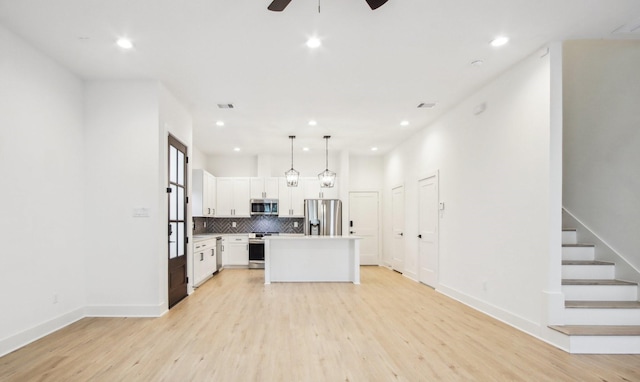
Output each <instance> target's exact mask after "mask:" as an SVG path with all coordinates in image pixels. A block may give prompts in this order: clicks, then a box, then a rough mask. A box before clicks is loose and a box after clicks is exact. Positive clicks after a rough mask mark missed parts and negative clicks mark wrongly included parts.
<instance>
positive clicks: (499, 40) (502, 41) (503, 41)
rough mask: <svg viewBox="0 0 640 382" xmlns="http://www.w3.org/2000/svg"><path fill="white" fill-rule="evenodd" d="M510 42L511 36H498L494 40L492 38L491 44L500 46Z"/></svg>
mask: <svg viewBox="0 0 640 382" xmlns="http://www.w3.org/2000/svg"><path fill="white" fill-rule="evenodd" d="M508 42H509V37H506V36H499V37H496V38H494V39H493V40H491V46H495V47H498V46H502V45H504V44H506V43H508Z"/></svg>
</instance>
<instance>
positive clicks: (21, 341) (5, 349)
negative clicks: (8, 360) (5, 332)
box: [0, 308, 84, 357]
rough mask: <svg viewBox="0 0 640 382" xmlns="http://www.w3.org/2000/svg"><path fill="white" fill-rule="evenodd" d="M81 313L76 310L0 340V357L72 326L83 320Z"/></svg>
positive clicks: (79, 310) (81, 311) (80, 310)
mask: <svg viewBox="0 0 640 382" xmlns="http://www.w3.org/2000/svg"><path fill="white" fill-rule="evenodd" d="M83 313H84V309H83V308H78V309H75V310H72V311H70V312H68V313H65V314H63V315H61V316H58V317H55V318H53V319H51V320H49V321H46V322H43V323H41V324H39V325H36V326H34V327H33V328H30V329H27V330H24V331H22V332H20V333H18V334H14V335H12V336H10V337H7V338H4V339H2V340H0V357H2V356H3V355H5V354H8V353H11V352H12V351H14V350H17V349H20V348H21V347H23V346H25V345H28V344H30V343H31V342H33V341H36V340H39V339H40V338H42V337H44V336H46V335H49V334H51V333H53V332H55V331H57V330H60V329H62V328H64V327H65V326H68V325H71V324H73V323H74V322H76V321H78V320H80V319H82V318H84V314H83Z"/></svg>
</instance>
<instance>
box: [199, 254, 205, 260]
mask: <svg viewBox="0 0 640 382" xmlns="http://www.w3.org/2000/svg"><path fill="white" fill-rule="evenodd" d="M200 261H204V252H202V253H200Z"/></svg>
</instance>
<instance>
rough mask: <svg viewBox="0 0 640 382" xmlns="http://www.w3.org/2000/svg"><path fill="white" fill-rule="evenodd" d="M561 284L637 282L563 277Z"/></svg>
mask: <svg viewBox="0 0 640 382" xmlns="http://www.w3.org/2000/svg"><path fill="white" fill-rule="evenodd" d="M562 285H638V283H634V282H631V281H623V280H609V279H595V280H591V279H563V280H562Z"/></svg>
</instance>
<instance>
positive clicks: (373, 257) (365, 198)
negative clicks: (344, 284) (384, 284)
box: [349, 192, 380, 265]
mask: <svg viewBox="0 0 640 382" xmlns="http://www.w3.org/2000/svg"><path fill="white" fill-rule="evenodd" d="M378 226H379V219H378V193H377V192H350V193H349V233H350V234H352V235H355V236H360V237H361V238H362V240H360V265H378V264H379V263H380V258H379V253H380V251H379V243H380V241H379V239H378V232H379V229H378Z"/></svg>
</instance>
